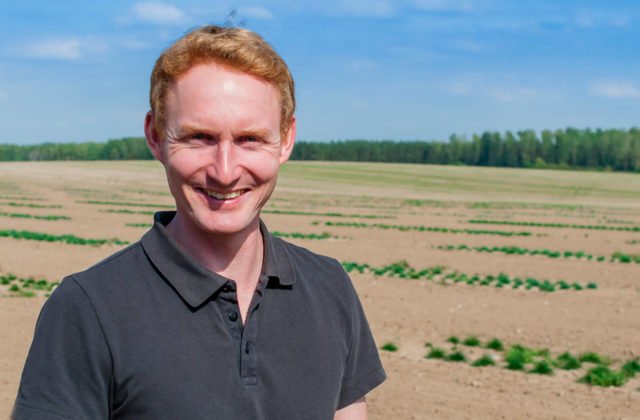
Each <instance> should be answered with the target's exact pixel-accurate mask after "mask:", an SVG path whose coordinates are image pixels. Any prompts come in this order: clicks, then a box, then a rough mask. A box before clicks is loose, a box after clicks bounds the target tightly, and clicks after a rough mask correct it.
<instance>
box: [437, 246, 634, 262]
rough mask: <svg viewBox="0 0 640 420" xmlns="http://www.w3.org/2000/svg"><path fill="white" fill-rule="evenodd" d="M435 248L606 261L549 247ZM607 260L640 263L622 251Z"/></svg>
mask: <svg viewBox="0 0 640 420" xmlns="http://www.w3.org/2000/svg"><path fill="white" fill-rule="evenodd" d="M437 249H442V250H445V251H476V252H487V253H494V252H499V253H502V254H507V255H544V256H545V257H548V258H575V259H579V260H580V259H586V260H590V261H592V260H595V261H598V262H603V261H607V257H605V256H604V255H600V256H594V255H592V254H589V253H586V252H584V251H552V250H549V249H527V248H521V247H519V246H468V245H464V244H462V245H440V246H438V247H437ZM609 262H620V263H631V262H634V263H638V264H640V255H639V254H626V253H624V252H620V251H616V252H614V253H613V254H611V256H610V257H609Z"/></svg>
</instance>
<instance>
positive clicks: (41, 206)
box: [2, 201, 62, 209]
mask: <svg viewBox="0 0 640 420" xmlns="http://www.w3.org/2000/svg"><path fill="white" fill-rule="evenodd" d="M2 205H4V206H11V207H29V208H33V209H61V208H62V206H61V205H60V204H48V205H47V204H32V203H16V202H15V201H9V202H7V203H2Z"/></svg>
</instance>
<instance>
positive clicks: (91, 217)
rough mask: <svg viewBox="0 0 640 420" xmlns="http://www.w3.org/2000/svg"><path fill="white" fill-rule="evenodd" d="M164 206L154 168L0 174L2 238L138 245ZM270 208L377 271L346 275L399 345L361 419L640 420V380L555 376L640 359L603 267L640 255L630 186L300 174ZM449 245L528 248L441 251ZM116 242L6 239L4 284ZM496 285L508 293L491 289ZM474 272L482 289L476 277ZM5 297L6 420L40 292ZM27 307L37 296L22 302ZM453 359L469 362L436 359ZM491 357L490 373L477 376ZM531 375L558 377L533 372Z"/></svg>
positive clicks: (53, 271)
mask: <svg viewBox="0 0 640 420" xmlns="http://www.w3.org/2000/svg"><path fill="white" fill-rule="evenodd" d="M171 205H172V199H171V197H170V196H169V194H168V193H167V188H166V183H165V179H164V172H163V170H162V168H161V167H160V165H159V164H158V163H155V162H109V163H108V162H91V163H88V162H66V163H63V162H56V163H15V164H14V163H0V231H6V230H10V229H13V230H16V231H32V232H42V233H47V234H50V235H65V234H71V235H75V236H77V237H80V238H94V239H109V240H111V239H118V240H121V241H129V242H132V241H135V240H137V239H138V238H139V237H140V236H141V235H142V234H143V233H144V232H145V231H146V229H147V228H146V227H145V226H143V225H144V224H148V223H151V220H152V216H150V215H148V214H144V213H143V212H153V211H155V210H160V209H163V208H165V207H163V206H166V207H167V208H169V207H170V206H171ZM267 210H268V211H269V212H268V213H265V214H263V218H264V219H265V221H266V222H267V225H268V226H269V228H270V230H271V231H272V232H273V231H278V232H281V233H283V234H286V233H294V232H296V233H304V234H310V233H316V234H321V233H324V232H326V233H328V234H330V235H329V236H330V237H329V238H327V239H320V240H317V239H315V240H314V239H290V240H291V241H292V242H295V243H297V244H299V245H302V246H305V247H307V248H310V249H312V250H314V251H317V252H321V253H324V254H328V255H331V256H333V257H335V258H337V259H338V260H340V261H343V262H355V263H359V264H365V263H366V264H369V266H371V267H372V268H374V269H379V275H376V274H375V273H373V272H372V270H371V269H369V270H367V269H364V270H363V273H358V272H356V271H353V272H352V273H351V277H352V279H353V281H354V284H355V286H356V288H357V290H358V293H359V295H360V297H361V299H362V302H363V304H364V306H365V309H366V311H367V315H368V318H369V322H370V324H371V327H372V330H373V333H374V336H375V338H376V342H377V343H378V345H379V346H382V345H384V344H389V343H392V344H394V345H395V346H396V347H397V351H384V350H381V356H382V359H383V362H384V365H385V368H386V370H387V374H388V380H387V381H386V382H385V383H384V384H383V386H381V387H380V388H378V389H376V390H375V391H374V392H372V393H371V394H370V395H369V396H368V401H369V407H370V408H369V412H370V418H371V419H374V420H375V419H427V418H429V419H431V418H437V419H520V418H532V419H541V418H543V419H575V418H580V419H640V373H639V374H637V375H636V376H635V377H633V378H631V379H629V380H628V381H627V382H626V383H624V384H623V385H622V386H620V387H599V386H591V385H588V384H585V383H580V382H579V381H578V380H579V379H580V378H582V377H584V376H585V375H586V373H587V371H588V370H589V369H591V368H593V367H594V366H595V364H593V363H589V362H583V363H582V366H581V367H580V368H579V369H576V370H564V369H561V368H560V366H559V365H558V363H559V362H558V359H557V356H558V355H560V354H561V353H565V352H570V353H571V354H572V355H575V356H579V355H581V354H583V353H586V352H597V353H598V354H599V355H601V356H606V357H608V358H609V359H610V361H611V363H610V365H609V368H610V369H611V370H612V371H616V372H617V371H619V370H620V369H621V366H622V365H623V364H624V363H626V362H629V361H632V360H634V359H636V358H638V357H640V304H639V303H640V275H639V274H640V257H638V262H634V261H633V260H632V261H630V262H622V261H621V260H620V258H617V259H616V258H612V256H613V255H614V254H615V253H619V254H617V255H626V256H628V258H631V259H633V258H634V256H638V255H640V228H637V227H638V226H640V176H638V175H632V174H610V173H592V172H588V173H584V172H557V171H533V170H508V169H487V168H463V167H444V166H443V167H439V166H418V165H381V164H352V163H344V164H342V163H341V164H335V163H332V164H326V163H317V162H314V163H299V162H292V163H288V164H287V165H285V167H284V168H283V172H282V174H281V177H280V181H279V186H278V188H277V190H276V192H275V194H274V197H273V198H272V200H271V201H270V203H269V204H268V206H267ZM124 211H126V212H124ZM17 214H20V215H28V216H31V217H27V216H22V217H19V216H16V215H17ZM36 215H37V216H46V215H57V216H67V217H69V218H70V219H69V220H43V219H35V218H33V217H34V216H36ZM471 220H476V221H477V220H482V221H484V222H485V223H482V224H480V223H470V221H471ZM326 222H332V223H334V225H331V226H328V225H326ZM498 222H500V223H498ZM507 222H508V223H512V224H505V223H507ZM336 223H342V224H351V225H349V226H345V225H342V226H336V225H335V224H336ZM354 223H359V224H360V225H353V224H354ZM525 223H528V224H529V225H525ZM127 224H129V225H127ZM131 224H138V226H131ZM532 224H533V225H532ZM545 224H547V226H545ZM549 224H555V226H553V227H551V226H548V225H549ZM419 226H422V229H419V228H417V227H419ZM595 227H599V228H595ZM442 228H448V229H449V231H443V229H442ZM634 228H637V229H636V230H634ZM454 229H457V230H455V231H454ZM478 231H484V232H478ZM496 231H499V232H526V233H528V235H527V236H524V235H526V234H522V233H521V234H520V235H517V236H506V235H505V234H502V235H500V234H499V232H496ZM449 245H453V246H456V247H458V246H460V245H467V246H468V247H488V248H491V247H519V248H521V249H525V250H527V252H520V253H519V254H518V253H512V254H507V253H504V252H498V251H494V252H480V251H477V250H458V249H454V250H447V249H442V247H446V246H449ZM122 246H124V245H116V244H113V243H111V244H110V243H107V244H103V245H72V244H66V243H62V242H55V241H51V242H47V241H37V240H29V239H24V238H23V239H16V238H14V237H0V276H5V277H6V276H7V275H8V274H9V273H11V274H14V275H15V276H17V277H18V278H28V277H33V278H36V279H40V278H44V279H46V280H47V281H49V282H54V281H58V280H60V279H61V277H62V276H64V275H66V274H68V273H71V272H74V271H78V270H82V269H84V268H86V267H88V266H90V265H92V264H93V263H95V262H97V261H98V260H100V259H102V258H104V257H106V256H108V255H109V254H111V253H113V252H115V251H116V250H118V249H120V248H121V247H122ZM533 250H538V251H541V250H547V251H556V252H559V255H558V256H556V257H549V256H547V255H544V254H542V253H541V252H537V254H538V255H531V254H532V251H533ZM569 251H570V252H571V253H572V254H571V255H567V256H566V257H565V253H567V252H569ZM578 251H582V252H583V253H584V256H582V254H579V255H578V256H576V253H577V252H578ZM587 255H591V257H590V258H589V257H588V256H587ZM390 264H395V265H394V267H396V269H397V270H398V271H396V274H395V275H394V276H390V275H388V274H389V271H387V272H386V274H383V273H382V268H383V267H384V266H387V265H390ZM398 267H404V269H408V268H409V267H413V268H415V269H416V270H414V271H413V272H411V271H409V273H414V274H415V275H416V277H419V278H416V279H411V278H400V277H401V276H400V274H399V273H400V272H401V271H402V270H401V269H400V268H398ZM434 267H439V270H440V271H441V274H436V275H434V276H432V278H431V279H428V278H427V275H421V274H416V273H419V271H420V270H422V269H424V268H434ZM391 271H393V270H391ZM446 273H453V274H451V277H448V278H446V276H445V275H446ZM500 273H503V274H505V275H506V276H508V278H509V279H510V282H509V283H505V284H503V285H502V287H496V284H498V283H497V280H496V278H497V277H498V275H499V274H500ZM461 274H464V275H465V277H464V278H462V280H460V279H461V277H460V275H461ZM455 276H458V277H457V278H458V279H459V281H455V280H454V278H456V277H455ZM473 276H478V280H477V281H475V282H473V281H468V280H469V279H470V278H472V277H473ZM486 276H493V277H490V278H489V279H488V280H487V277H486ZM405 277H410V275H407V276H405ZM516 277H517V278H519V279H521V280H522V281H523V282H524V281H526V279H533V280H536V281H538V282H542V281H543V280H548V281H549V282H550V284H555V286H554V288H555V289H556V290H555V291H541V290H539V289H538V288H537V287H531V288H529V289H527V288H526V287H525V286H526V283H525V284H523V285H522V286H521V287H518V288H514V287H513V284H514V281H515V280H514V279H515V278H516ZM483 279H485V280H486V281H485V283H486V284H485V285H483V284H482V280H483ZM560 280H565V281H566V284H567V285H568V288H567V289H566V290H565V289H563V288H562V287H560V286H559V283H557V282H558V281H560ZM469 282H471V283H473V284H467V283H469ZM574 283H577V284H578V286H574ZM11 285H18V286H20V283H18V280H15V281H13V282H12V283H9V284H7V285H4V286H0V295H1V296H0V331H2V334H1V335H0V418H6V417H8V415H9V413H10V410H11V406H12V404H13V400H14V398H15V394H16V391H17V387H18V382H19V377H20V372H21V370H22V366H23V363H24V359H25V356H26V353H27V350H28V348H29V345H30V341H31V336H32V333H33V328H34V324H35V320H36V318H37V315H38V312H39V310H40V307H41V305H42V304H43V302H44V301H45V299H46V297H45V294H46V293H47V291H46V290H32V289H25V288H22V286H20V287H18V286H16V288H17V289H16V288H14V291H11V289H10V288H11ZM575 287H580V288H582V289H583V290H576V289H575ZM29 293H34V294H35V295H36V296H35V297H23V296H22V295H24V294H29ZM452 336H455V337H458V338H459V339H460V340H463V339H465V338H467V337H469V336H475V337H477V338H478V339H479V340H480V342H481V345H480V346H468V345H465V344H463V343H459V344H457V345H454V344H452V343H450V342H448V341H447V340H448V339H449V338H450V337H452ZM492 338H498V339H499V340H500V341H501V342H502V343H503V344H504V347H505V348H509V347H510V346H511V345H515V344H519V345H521V346H525V347H527V348H529V349H537V350H542V349H546V350H547V351H538V352H537V353H536V356H535V359H534V360H533V362H531V361H528V362H527V363H526V364H525V366H524V367H523V370H512V369H506V368H505V366H506V364H507V363H508V360H507V358H508V357H507V356H508V355H507V352H506V350H505V351H499V350H489V349H485V348H482V347H483V346H484V345H485V344H486V343H487V342H488V341H489V340H490V339H492ZM427 343H429V345H428V346H425V345H426V344H427ZM434 348H441V349H443V350H444V351H445V359H433V358H431V359H428V358H425V356H426V355H427V354H428V353H429V352H430V351H431V350H433V349H434ZM456 351H458V352H460V353H462V354H463V355H464V356H465V357H466V359H467V361H466V362H455V361H449V360H446V358H447V357H449V356H451V355H452V354H453V353H456ZM484 354H488V355H490V356H491V357H492V360H494V361H495V362H496V365H495V366H485V367H475V366H472V362H473V361H475V360H477V359H478V358H480V356H482V355H484ZM541 362H546V363H547V365H548V366H550V367H551V368H552V369H553V372H552V373H551V374H549V375H543V374H535V373H530V372H529V371H531V370H532V369H534V368H535V366H536V363H538V364H539V363H541Z"/></svg>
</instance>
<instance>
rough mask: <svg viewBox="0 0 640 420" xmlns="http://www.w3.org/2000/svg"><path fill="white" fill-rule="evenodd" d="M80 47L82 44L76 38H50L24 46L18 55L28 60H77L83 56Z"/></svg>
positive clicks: (18, 49)
mask: <svg viewBox="0 0 640 420" xmlns="http://www.w3.org/2000/svg"><path fill="white" fill-rule="evenodd" d="M80 47H81V42H80V40H79V39H76V38H67V39H61V38H58V39H54V38H50V39H44V40H40V41H32V42H28V43H25V44H22V45H20V46H19V47H18V48H16V53H17V54H18V55H20V56H22V57H26V58H37V59H44V60H47V59H54V60H76V59H78V58H80V57H81V56H82V52H81V51H80Z"/></svg>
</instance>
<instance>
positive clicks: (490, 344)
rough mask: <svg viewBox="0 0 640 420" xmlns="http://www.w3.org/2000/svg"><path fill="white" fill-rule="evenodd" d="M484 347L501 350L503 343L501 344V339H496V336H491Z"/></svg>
mask: <svg viewBox="0 0 640 420" xmlns="http://www.w3.org/2000/svg"><path fill="white" fill-rule="evenodd" d="M485 347H486V348H488V349H491V350H495V351H503V350H504V345H503V344H502V341H500V340H498V339H497V338H492V339H491V340H490V341H489V342H488V343H487V344H486V345H485Z"/></svg>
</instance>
